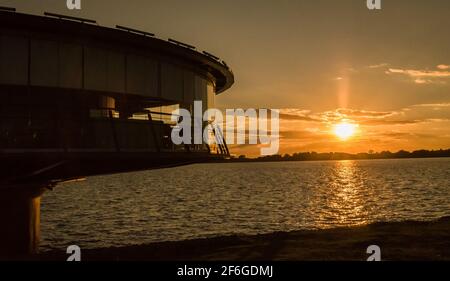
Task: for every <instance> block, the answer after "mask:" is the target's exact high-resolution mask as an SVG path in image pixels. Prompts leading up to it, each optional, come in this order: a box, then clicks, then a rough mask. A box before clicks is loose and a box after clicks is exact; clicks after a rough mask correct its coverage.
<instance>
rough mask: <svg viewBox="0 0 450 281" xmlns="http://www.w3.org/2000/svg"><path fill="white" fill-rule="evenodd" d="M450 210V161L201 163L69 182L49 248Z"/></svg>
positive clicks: (49, 198) (51, 200)
mask: <svg viewBox="0 0 450 281" xmlns="http://www.w3.org/2000/svg"><path fill="white" fill-rule="evenodd" d="M449 215H450V159H449V158H447V159H405V160H372V161H324V162H275V163H230V164H197V165H191V166H184V167H178V168H170V169H161V170H151V171H144V172H135V173H127V174H117V175H108V176H97V177H91V178H88V179H86V181H83V182H75V183H66V184H62V185H60V186H59V187H57V188H56V189H55V190H54V191H52V192H47V193H46V194H44V197H43V199H42V221H41V224H42V225H41V229H42V242H41V248H42V249H43V250H46V249H50V248H60V249H65V248H66V247H67V246H68V245H71V244H77V245H79V246H81V247H82V248H94V247H95V248H97V247H106V246H124V245H130V244H143V243H149V242H154V241H167V240H182V239H189V238H198V237H210V236H218V235H229V234H234V233H246V234H255V233H267V232H273V231H288V230H298V229H316V228H329V227H336V226H345V225H358V224H366V223H370V222H374V221H398V220H406V219H417V220H428V219H433V218H438V217H442V216H449Z"/></svg>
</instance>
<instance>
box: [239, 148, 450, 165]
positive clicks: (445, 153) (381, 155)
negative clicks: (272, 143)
mask: <svg viewBox="0 0 450 281" xmlns="http://www.w3.org/2000/svg"><path fill="white" fill-rule="evenodd" d="M434 157H450V149H446V150H443V149H440V150H416V151H413V152H409V151H405V150H400V151H398V152H390V151H382V152H369V153H358V154H351V153H343V152H329V153H317V152H299V153H294V154H292V155H291V154H284V155H271V156H263V157H258V158H246V157H245V156H244V155H241V156H239V157H237V158H232V159H231V161H238V162H241V161H314V160H358V159H398V158H434Z"/></svg>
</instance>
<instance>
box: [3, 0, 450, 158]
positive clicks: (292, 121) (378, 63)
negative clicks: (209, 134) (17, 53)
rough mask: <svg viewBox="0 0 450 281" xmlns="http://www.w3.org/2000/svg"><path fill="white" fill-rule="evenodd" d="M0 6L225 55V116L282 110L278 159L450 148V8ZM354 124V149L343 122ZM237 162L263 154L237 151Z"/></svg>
mask: <svg viewBox="0 0 450 281" xmlns="http://www.w3.org/2000/svg"><path fill="white" fill-rule="evenodd" d="M65 2H66V1H65V0H41V1H15V0H0V5H2V6H13V7H16V8H18V10H19V11H23V12H29V13H38V14H41V13H42V12H43V11H50V12H56V13H63V14H68V15H74V16H80V17H86V18H93V19H96V20H97V21H98V22H99V23H100V24H101V25H103V26H114V25H116V24H120V25H125V26H131V27H135V28H137V29H140V30H147V31H149V32H154V33H156V35H157V36H158V37H160V38H169V37H170V38H175V39H178V40H180V41H183V42H186V43H189V44H193V45H196V46H198V47H199V48H201V49H203V50H208V51H209V52H211V53H213V54H216V55H218V56H220V57H221V58H223V59H224V60H225V61H226V62H227V64H228V65H230V66H231V67H232V69H233V72H234V74H235V76H236V83H235V85H234V86H233V87H232V88H231V89H230V90H229V91H226V92H225V93H223V94H221V95H219V96H218V97H217V102H216V104H217V105H218V106H219V107H221V108H240V107H242V108H250V107H251V108H276V109H281V113H282V114H281V120H280V128H281V131H280V137H281V140H280V153H292V152H301V151H313V150H314V151H318V152H329V151H341V152H367V151H369V150H374V151H382V150H391V151H396V150H399V149H406V150H415V149H421V148H425V149H439V148H449V147H450V67H449V65H450V52H449V50H450V36H448V30H449V28H450V17H449V11H450V1H443V0H427V1H423V0H396V1H386V0H384V1H382V10H380V11H369V10H368V9H367V8H366V1H365V0H339V1H334V0H314V1H306V0H304V1H302V0H297V1H292V0H245V1H244V0H241V1H238V0H214V1H211V0H189V1H188V0H152V1H147V0H129V1H119V0H110V1H103V0H89V1H86V0H84V1H82V3H83V9H82V10H81V11H68V10H67V9H66V6H65ZM343 118H345V119H350V120H353V121H354V122H355V123H357V124H359V127H358V130H357V133H356V134H355V136H353V137H351V138H350V139H349V140H347V141H342V140H339V139H338V138H337V137H336V136H335V135H334V134H333V133H332V130H333V124H335V123H338V122H339V121H340V120H341V119H343ZM232 152H233V153H235V154H247V155H251V156H257V155H258V153H259V147H257V146H249V145H241V146H235V147H234V148H233V149H232Z"/></svg>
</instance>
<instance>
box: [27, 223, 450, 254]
mask: <svg viewBox="0 0 450 281" xmlns="http://www.w3.org/2000/svg"><path fill="white" fill-rule="evenodd" d="M373 244H375V245H378V246H380V247H381V252H382V259H383V260H447V261H448V260H450V217H445V218H442V219H439V220H437V221H432V222H414V221H406V222H394V223H375V224H372V225H366V226H358V227H346V228H336V229H329V230H313V231H295V232H279V233H272V234H263V235H255V236H229V237H218V238H209V239H195V240H188V241H180V242H162V243H153V244H148V245H140V246H130V247H119V248H103V249H92V250H83V251H82V259H83V260H146V261H172V260H178V261H180V260H183V261H272V260H273V261H283V260H290V261H303V260H366V259H367V257H368V254H366V249H367V247H368V246H369V245H373ZM66 258H67V255H66V254H65V253H64V252H47V253H41V254H39V255H38V256H36V257H34V258H33V259H38V260H65V259H66Z"/></svg>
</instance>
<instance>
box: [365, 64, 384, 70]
mask: <svg viewBox="0 0 450 281" xmlns="http://www.w3.org/2000/svg"><path fill="white" fill-rule="evenodd" d="M387 66H389V64H388V63H379V64H373V65H369V66H367V67H368V68H372V69H374V68H382V67H387Z"/></svg>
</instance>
